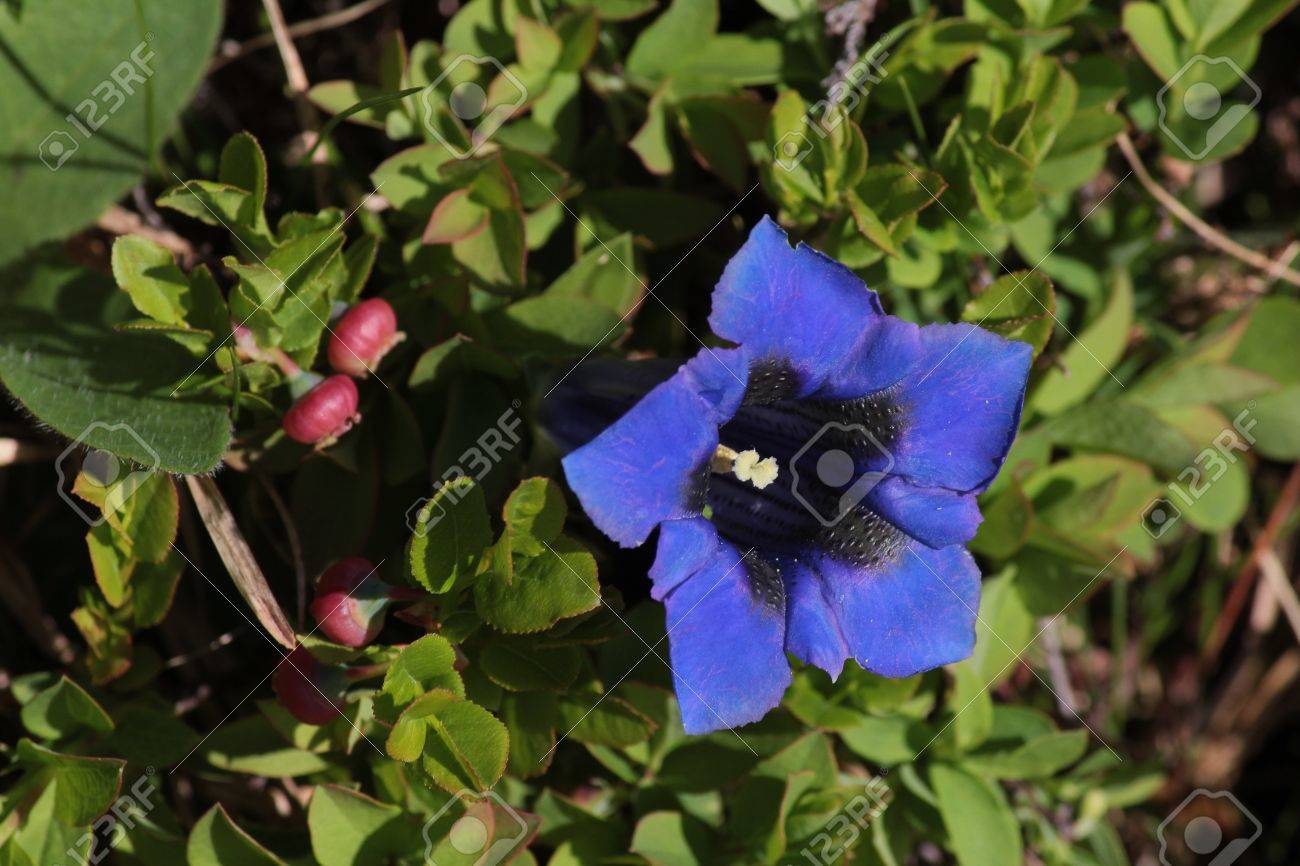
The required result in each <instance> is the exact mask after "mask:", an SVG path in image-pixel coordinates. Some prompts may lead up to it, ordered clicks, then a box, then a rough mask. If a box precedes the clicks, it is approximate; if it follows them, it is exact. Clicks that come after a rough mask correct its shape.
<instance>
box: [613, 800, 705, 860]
mask: <svg viewBox="0 0 1300 866" xmlns="http://www.w3.org/2000/svg"><path fill="white" fill-rule="evenodd" d="M631 849H632V851H633V852H634V853H636V854H640V855H641V856H642V857H644V858H645V859H646V860H648V861H649V862H650V863H652V864H654V866H704V864H706V863H711V862H713V861H712V856H711V855H712V851H711V849H710V846H709V836H708V833H707V832H706V828H705V826H704V825H703V824H702V823H700V822H699V820H698V819H695V818H692V817H690V816H689V815H683V814H682V813H681V812H651V813H650V814H649V815H646V816H645V817H644V818H642V819H641V820H640V821H638V822H637V825H636V830H635V831H633V833H632V848H631Z"/></svg>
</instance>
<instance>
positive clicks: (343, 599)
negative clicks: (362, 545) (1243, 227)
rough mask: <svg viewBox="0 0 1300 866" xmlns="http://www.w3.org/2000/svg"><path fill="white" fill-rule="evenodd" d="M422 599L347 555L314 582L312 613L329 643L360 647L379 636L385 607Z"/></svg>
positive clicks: (418, 592)
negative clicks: (383, 578) (389, 582)
mask: <svg viewBox="0 0 1300 866" xmlns="http://www.w3.org/2000/svg"><path fill="white" fill-rule="evenodd" d="M424 597H425V593H424V592H423V591H421V590H418V589H412V588H410V587H401V586H392V585H390V584H388V583H385V582H384V581H382V580H380V579H379V577H378V576H377V575H376V574H375V567H374V566H373V565H371V564H370V560H368V559H363V558H362V557H360V556H349V557H348V558H347V559H340V560H339V561H338V562H336V563H334V564H333V565H331V566H330V567H329V568H327V569H325V571H324V573H323V574H321V576H320V579H318V580H317V581H316V597H315V598H314V599H313V600H312V603H311V614H312V616H314V617H315V618H316V622H318V623H319V624H320V630H321V631H322V632H323V633H324V634H325V636H326V637H328V638H329V639H330V640H332V641H334V642H335V643H341V644H343V645H344V646H350V647H362V646H365V645H366V644H368V643H370V642H371V641H373V640H374V639H375V638H376V637H377V636H378V635H379V632H380V631H381V630H382V629H383V627H384V616H385V615H386V614H387V612H388V608H390V607H392V606H393V605H394V604H396V603H398V602H404V601H414V600H416V599H421V598H424Z"/></svg>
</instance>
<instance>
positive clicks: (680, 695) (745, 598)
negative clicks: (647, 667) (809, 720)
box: [664, 541, 791, 734]
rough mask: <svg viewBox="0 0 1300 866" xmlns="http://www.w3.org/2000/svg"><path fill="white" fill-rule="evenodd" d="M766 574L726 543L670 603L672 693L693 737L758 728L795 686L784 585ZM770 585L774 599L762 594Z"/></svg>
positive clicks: (673, 593) (670, 596)
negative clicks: (787, 653) (787, 646)
mask: <svg viewBox="0 0 1300 866" xmlns="http://www.w3.org/2000/svg"><path fill="white" fill-rule="evenodd" d="M765 571H766V569H765V567H763V566H762V565H761V564H760V563H758V562H757V561H750V560H747V561H745V562H742V561H741V555H740V552H739V551H738V550H737V549H736V548H735V547H734V546H733V545H731V544H729V543H727V542H725V541H724V542H722V543H720V544H719V545H718V547H717V550H716V551H715V552H714V556H713V557H712V559H711V560H710V561H709V562H708V563H707V564H706V565H705V566H704V567H703V568H701V569H700V570H699V571H697V572H696V573H695V574H693V575H692V576H691V577H689V578H687V579H686V580H685V581H683V582H682V583H680V584H678V585H677V586H676V587H675V588H674V589H673V590H672V591H671V592H670V593H668V597H667V598H666V599H665V602H664V605H665V607H666V608H667V611H668V620H667V626H668V645H669V648H670V651H671V662H672V668H673V687H674V691H675V692H676V693H677V701H678V703H679V704H680V706H681V711H682V726H683V727H684V728H685V729H686V732H687V733H688V734H703V733H708V732H709V731H716V730H718V729H719V728H734V727H737V726H739V725H744V724H748V723H749V722H756V721H758V720H759V719H761V718H762V717H763V716H764V715H765V714H766V713H767V711H768V710H770V709H772V708H773V707H775V706H776V705H777V704H779V703H780V702H781V696H782V695H784V694H785V690H786V687H787V686H789V685H790V679H791V676H790V665H789V662H788V661H787V660H786V657H785V649H784V644H785V603H784V594H783V593H781V592H780V590H779V587H780V578H779V577H776V576H775V573H772V574H770V575H766V574H765ZM768 578H770V579H771V580H774V581H775V586H776V587H777V591H776V592H775V593H773V592H771V591H767V592H764V591H762V589H763V586H764V582H765V580H766V579H768ZM767 587H768V589H769V590H770V589H771V588H772V587H771V584H767Z"/></svg>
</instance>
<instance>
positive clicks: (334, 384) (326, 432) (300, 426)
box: [284, 376, 361, 445]
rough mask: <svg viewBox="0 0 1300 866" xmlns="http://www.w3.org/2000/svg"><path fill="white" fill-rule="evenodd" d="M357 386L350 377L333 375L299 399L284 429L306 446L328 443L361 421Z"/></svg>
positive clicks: (285, 414) (290, 411)
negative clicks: (358, 412) (358, 409)
mask: <svg viewBox="0 0 1300 866" xmlns="http://www.w3.org/2000/svg"><path fill="white" fill-rule="evenodd" d="M358 399H359V397H358V395H357V386H356V385H355V384H354V383H353V382H352V380H351V379H349V378H348V377H347V376H330V377H329V378H328V379H326V380H325V381H323V382H321V383H320V384H318V385H316V387H314V388H312V389H311V390H310V391H308V392H307V393H306V394H303V395H302V396H301V397H299V398H298V400H297V402H295V403H294V404H293V406H291V407H289V411H288V412H286V413H284V432H285V433H287V434H289V438H290V439H293V440H294V441H296V442H301V443H303V444H304V445H328V444H329V443H331V442H333V441H334V440H335V439H337V438H339V437H340V436H342V435H343V434H344V433H346V432H348V431H349V430H351V429H352V425H353V424H354V423H356V422H357V421H359V420H361V416H360V415H358V414H357V401H358Z"/></svg>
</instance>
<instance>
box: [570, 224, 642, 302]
mask: <svg viewBox="0 0 1300 866" xmlns="http://www.w3.org/2000/svg"><path fill="white" fill-rule="evenodd" d="M633 252H634V250H633V246H632V236H631V235H630V234H626V233H624V234H621V235H619V236H618V237H616V238H614V239H612V240H609V241H606V242H605V243H604V244H597V245H596V246H594V247H592V248H591V249H589V250H587V252H586V253H584V254H583V256H582V257H581V258H579V259H578V260H577V261H576V262H574V263H573V264H572V265H571V266H570V267H569V269H568V270H566V271H565V272H564V273H562V274H560V276H559V278H558V279H556V281H555V282H553V283H551V285H550V287H549V288H548V289H547V290H546V294H548V295H552V296H555V297H566V298H567V297H579V298H585V299H586V300H589V301H595V302H596V303H598V304H600V305H601V306H603V307H606V308H608V309H610V310H613V311H614V312H615V313H617V314H618V315H619V316H620V317H623V316H627V315H629V314H631V312H632V310H633V309H635V308H636V305H637V304H638V303H640V301H641V298H642V297H643V296H644V295H645V284H644V283H643V282H642V281H641V278H640V277H639V276H638V275H637V273H636V258H635V256H634V255H633Z"/></svg>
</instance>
